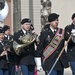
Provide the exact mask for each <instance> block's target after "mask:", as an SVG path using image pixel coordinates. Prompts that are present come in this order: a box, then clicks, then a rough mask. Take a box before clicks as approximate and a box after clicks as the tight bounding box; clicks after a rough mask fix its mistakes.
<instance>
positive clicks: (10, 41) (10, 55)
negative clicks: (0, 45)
mask: <svg viewBox="0 0 75 75" xmlns="http://www.w3.org/2000/svg"><path fill="white" fill-rule="evenodd" d="M8 37H9V38H8ZM4 41H6V42H7V43H8V44H7V45H9V46H10V52H8V59H9V62H10V66H12V65H13V64H15V63H16V54H15V52H14V49H13V35H9V36H4Z"/></svg>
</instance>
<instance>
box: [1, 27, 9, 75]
mask: <svg viewBox="0 0 75 75" xmlns="http://www.w3.org/2000/svg"><path fill="white" fill-rule="evenodd" d="M7 51H8V50H6V48H5V42H4V32H3V29H2V28H1V27H0V75H8V60H7V57H8V56H7ZM9 51H10V50H9Z"/></svg>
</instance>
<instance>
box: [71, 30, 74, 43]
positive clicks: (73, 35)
mask: <svg viewBox="0 0 75 75" xmlns="http://www.w3.org/2000/svg"><path fill="white" fill-rule="evenodd" d="M71 33H72V41H73V42H74V43H75V29H72V31H71Z"/></svg>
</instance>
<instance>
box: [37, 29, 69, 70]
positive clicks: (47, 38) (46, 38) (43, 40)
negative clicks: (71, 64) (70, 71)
mask: <svg viewBox="0 0 75 75" xmlns="http://www.w3.org/2000/svg"><path fill="white" fill-rule="evenodd" d="M57 30H58V28H57ZM61 31H62V29H61ZM54 35H55V34H53V32H52V31H51V29H48V30H46V31H44V32H42V33H41V35H40V37H39V39H40V40H39V41H40V43H39V45H38V47H37V51H36V56H37V57H40V56H43V50H44V49H45V48H46V46H47V45H48V44H49V43H50V42H51V40H52V38H53V37H54ZM63 47H64V39H63V40H62V41H61V42H60V44H59V46H58V47H57V49H56V50H55V51H54V53H53V54H51V56H49V57H48V58H47V59H46V61H45V62H44V64H43V68H44V70H50V69H51V67H52V66H53V64H54V62H55V60H56V58H57V57H58V55H59V53H60V51H61V50H62V48H63ZM64 67H65V68H67V67H68V62H67V59H66V53H65V51H64V52H63V54H62V55H61V57H60V59H59V61H58V62H57V64H56V66H55V67H54V69H55V70H62V69H63V68H64Z"/></svg>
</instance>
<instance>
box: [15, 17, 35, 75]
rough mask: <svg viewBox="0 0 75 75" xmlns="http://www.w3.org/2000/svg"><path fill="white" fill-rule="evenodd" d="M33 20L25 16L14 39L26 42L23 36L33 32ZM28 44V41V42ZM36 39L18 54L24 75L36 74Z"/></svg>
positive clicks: (21, 42) (19, 42) (18, 41)
mask: <svg viewBox="0 0 75 75" xmlns="http://www.w3.org/2000/svg"><path fill="white" fill-rule="evenodd" d="M30 27H31V20H30V19H29V18H24V19H22V21H21V30H19V31H18V32H16V33H15V34H14V41H16V42H17V43H18V44H21V45H22V44H24V43H23V41H22V39H21V38H22V37H23V36H24V37H25V36H27V35H32V34H33V33H32V32H31V28H30ZM26 44H27V43H26ZM34 44H35V41H33V42H32V43H31V44H29V45H27V46H25V47H23V48H22V49H21V51H20V54H19V55H18V58H19V60H18V63H19V65H20V67H21V71H22V74H23V75H34V68H35V61H34V56H35V46H34Z"/></svg>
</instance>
